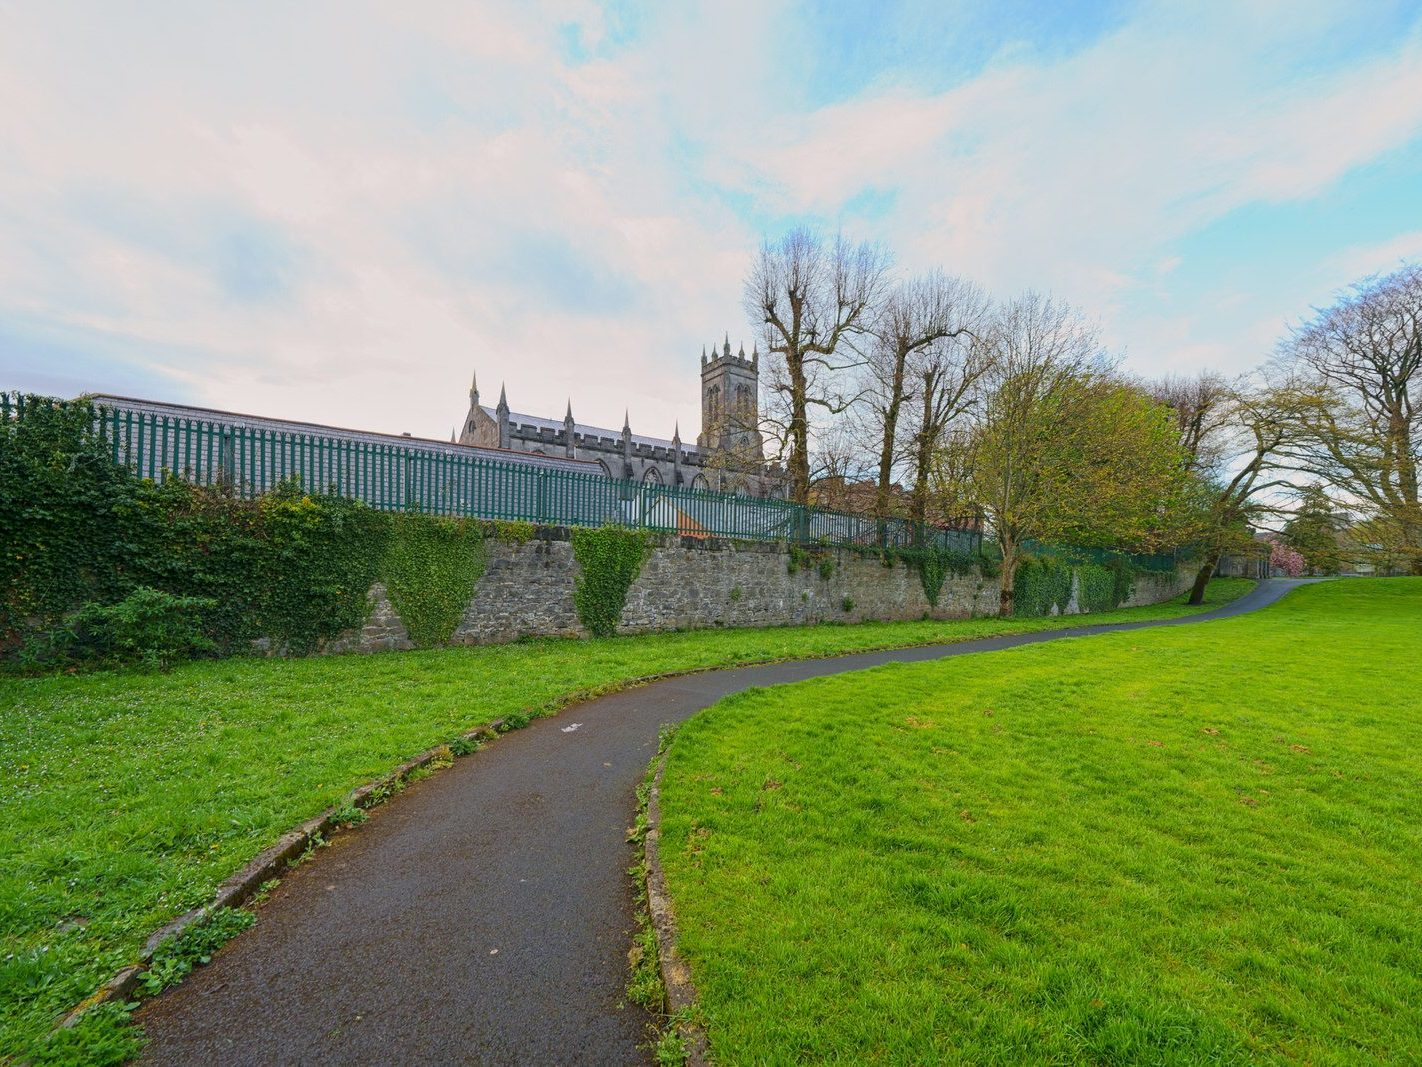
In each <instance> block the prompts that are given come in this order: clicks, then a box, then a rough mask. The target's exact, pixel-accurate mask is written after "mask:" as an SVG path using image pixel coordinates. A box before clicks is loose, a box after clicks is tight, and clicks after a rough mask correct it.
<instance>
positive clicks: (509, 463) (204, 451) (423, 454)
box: [0, 393, 982, 553]
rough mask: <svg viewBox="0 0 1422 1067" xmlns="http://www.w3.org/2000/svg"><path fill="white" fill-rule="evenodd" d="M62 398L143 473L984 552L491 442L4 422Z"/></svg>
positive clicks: (918, 533) (508, 514) (3, 411)
mask: <svg viewBox="0 0 1422 1067" xmlns="http://www.w3.org/2000/svg"><path fill="white" fill-rule="evenodd" d="M55 406H61V407H64V408H66V409H69V410H71V411H74V412H76V413H77V412H79V411H81V410H85V411H87V412H88V417H89V418H90V419H91V421H92V424H93V430H94V433H95V434H96V435H97V436H98V437H99V438H100V439H101V440H102V442H103V450H104V451H105V453H106V454H107V455H108V456H109V457H110V459H111V461H112V462H113V463H115V464H117V465H122V466H126V467H128V468H129V469H130V470H131V471H133V473H135V474H136V475H138V476H140V477H142V478H146V479H149V480H151V481H154V482H162V481H165V480H169V479H180V480H182V481H185V482H188V483H190V484H193V485H200V486H208V487H214V488H217V487H220V488H222V489H224V490H225V491H226V492H227V493H229V494H231V495H234V496H238V497H243V498H256V497H260V496H262V495H264V494H266V493H269V492H271V491H272V490H274V489H275V488H276V487H277V486H279V485H281V484H284V483H290V482H291V481H293V480H297V481H299V482H300V484H301V485H303V486H306V487H307V488H308V489H311V490H315V491H319V492H320V493H321V494H322V495H325V496H330V497H343V498H346V499H350V500H359V501H362V502H364V503H365V504H367V505H369V506H370V507H371V508H373V509H375V510H377V511H405V512H418V513H421V514H428V515H444V516H449V517H455V518H480V519H491V520H504V521H510V520H511V521H521V522H532V523H538V524H540V525H554V526H591V527H597V526H625V527H630V528H633V529H639V530H646V531H649V532H655V533H673V534H685V535H689V536H698V537H723V538H737V539H742V540H761V541H788V542H791V543H796V544H807V545H808V544H813V545H829V546H857V545H879V546H882V547H890V548H892V547H901V546H922V545H935V546H937V547H939V548H941V549H943V550H945V551H947V550H951V551H958V552H968V553H976V552H977V551H978V550H979V549H980V547H981V543H982V532H981V529H980V526H979V525H978V524H977V523H976V522H975V521H968V520H965V521H963V522H961V523H957V524H949V525H933V524H926V523H912V522H909V521H907V520H904V519H897V518H893V519H887V520H883V521H880V520H876V519H874V518H873V517H871V516H866V515H856V514H852V513H848V512H840V511H833V510H830V509H828V508H819V507H806V506H804V505H800V504H792V503H790V502H789V501H785V500H774V499H762V498H757V497H748V496H742V495H740V494H737V493H718V492H712V491H709V490H702V489H691V488H688V487H686V486H673V485H661V484H658V483H654V482H637V481H628V480H623V479H620V478H609V477H607V476H606V474H604V473H601V472H598V471H597V468H596V467H595V466H594V465H591V464H586V463H578V464H574V463H571V462H568V461H564V460H561V459H559V458H557V457H550V456H536V455H526V456H520V457H518V458H516V459H515V458H512V457H510V458H500V454H499V453H496V452H491V451H490V450H488V449H477V448H467V447H462V446H456V445H443V444H439V443H437V442H411V441H406V440H402V439H401V438H397V437H390V438H386V439H383V440H382V439H378V438H375V435H360V434H354V433H344V434H343V433H342V432H340V431H331V432H328V433H319V432H306V431H296V430H281V429H276V428H273V427H271V426H265V425H247V424H244V423H243V422H241V421H240V420H236V419H232V420H227V421H219V420H218V419H217V418H215V417H214V418H203V417H198V416H197V414H196V413H195V414H194V416H193V417H185V416H180V415H174V414H171V413H168V412H163V411H157V410H147V409H145V408H144V407H143V406H141V405H140V406H133V407H119V406H115V405H108V406H105V405H97V404H95V405H86V404H84V403H82V402H69V401H55V400H52V399H50V398H47V397H32V396H23V395H18V394H10V393H4V394H0V420H3V421H4V422H5V423H7V424H9V423H12V422H17V423H23V422H24V421H25V420H27V419H29V418H31V417H35V416H36V415H37V414H39V415H40V416H41V417H42V416H43V413H44V412H45V411H47V410H49V409H52V408H54V407H55ZM209 414H211V413H209ZM573 467H578V468H585V467H592V470H583V469H570V468H573Z"/></svg>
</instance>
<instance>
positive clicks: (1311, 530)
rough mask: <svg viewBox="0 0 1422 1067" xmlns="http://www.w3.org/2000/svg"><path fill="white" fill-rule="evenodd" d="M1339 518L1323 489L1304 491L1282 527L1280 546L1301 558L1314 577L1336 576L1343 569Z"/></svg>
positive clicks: (1340, 521)
mask: <svg viewBox="0 0 1422 1067" xmlns="http://www.w3.org/2000/svg"><path fill="white" fill-rule="evenodd" d="M1342 528H1343V518H1342V516H1340V515H1339V514H1338V511H1337V509H1336V508H1335V507H1334V505H1333V501H1332V500H1331V499H1330V498H1329V496H1328V494H1327V493H1326V492H1324V490H1323V487H1322V486H1319V485H1312V486H1309V487H1308V488H1306V489H1304V490H1303V491H1302V493H1301V494H1300V497H1299V502H1298V505H1297V507H1296V508H1295V510H1294V516H1293V518H1291V519H1289V521H1288V522H1286V523H1285V524H1284V534H1283V539H1284V544H1286V545H1288V546H1289V547H1290V548H1292V549H1293V550H1294V551H1296V552H1297V553H1298V554H1299V555H1301V556H1303V558H1304V562H1305V563H1306V564H1307V565H1308V569H1309V571H1310V572H1311V573H1314V574H1337V573H1338V572H1339V571H1340V570H1341V569H1342V567H1343V551H1342V549H1341V548H1340V547H1339V533H1340V531H1341V530H1342Z"/></svg>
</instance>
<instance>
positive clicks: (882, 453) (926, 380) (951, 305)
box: [862, 271, 986, 536]
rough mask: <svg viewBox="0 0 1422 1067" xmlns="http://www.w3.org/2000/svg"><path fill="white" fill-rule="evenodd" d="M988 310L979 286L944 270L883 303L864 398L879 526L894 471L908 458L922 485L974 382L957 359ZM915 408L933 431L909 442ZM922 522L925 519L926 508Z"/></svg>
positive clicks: (894, 291) (888, 508) (904, 286)
mask: <svg viewBox="0 0 1422 1067" xmlns="http://www.w3.org/2000/svg"><path fill="white" fill-rule="evenodd" d="M985 306H986V300H985V299H984V298H983V296H982V294H981V293H980V292H979V291H978V289H977V288H976V287H975V286H973V285H972V284H971V283H969V282H965V281H963V280H962V279H959V278H951V277H948V276H946V275H944V274H943V273H942V272H941V271H932V272H930V273H928V274H925V275H922V276H920V277H917V278H911V279H909V280H907V281H903V282H899V283H898V284H896V285H895V286H893V287H892V288H891V289H889V290H888V292H887V293H886V295H885V298H884V300H883V303H882V304H881V305H880V308H879V311H878V315H877V316H876V318H875V321H874V325H873V329H872V334H871V337H870V340H869V344H868V346H867V353H866V356H867V358H866V361H865V375H864V389H863V394H862V395H863V397H864V400H865V408H866V413H867V421H868V423H869V430H870V433H871V434H872V438H873V446H874V447H875V448H876V449H877V453H878V455H877V470H876V482H875V496H874V514H875V515H876V516H877V517H878V518H879V519H880V520H881V523H882V520H884V519H886V518H887V517H888V516H889V515H890V513H891V512H892V510H893V492H892V490H893V485H894V482H895V477H894V476H895V472H896V471H897V470H899V469H901V467H902V466H903V465H904V461H905V460H906V459H909V460H911V461H913V462H912V468H913V472H914V475H915V484H917V483H918V482H921V481H923V480H924V473H925V471H926V470H927V466H928V461H927V460H926V459H925V458H924V453H925V450H929V451H928V455H931V449H932V438H933V437H934V436H935V435H936V434H938V433H941V428H942V425H943V422H944V420H945V418H947V417H950V416H951V414H952V411H953V409H954V408H955V407H956V405H958V404H960V403H961V400H962V397H963V395H965V393H966V391H967V389H968V388H969V387H970V385H971V379H972V377H973V374H972V372H971V371H969V366H970V364H971V363H972V361H967V360H964V359H961V358H955V357H956V356H957V355H958V354H959V353H961V352H964V351H966V350H967V345H966V342H969V341H971V340H973V339H974V337H975V336H976V334H975V331H980V330H981V319H982V312H983V309H984V307H985ZM955 342H961V343H955ZM973 365H975V364H973ZM950 369H954V370H956V371H957V372H958V373H957V374H951V373H949V371H950ZM965 371H966V372H968V373H966V374H965V373H964V372H965ZM945 408H946V409H948V410H947V411H944V410H943V409H945ZM915 409H917V413H918V414H920V415H921V416H922V418H921V419H920V423H921V426H922V427H926V428H927V433H924V432H923V429H922V428H921V429H920V430H919V432H917V433H915V434H913V438H914V440H913V441H912V442H906V440H905V438H906V436H907V435H905V434H904V433H903V430H904V429H905V428H906V427H910V428H911V427H912V425H913V418H914V414H915ZM906 444H908V447H906ZM915 446H916V447H915ZM917 517H918V518H922V514H921V510H920V514H919V515H918V516H917ZM881 536H882V525H881Z"/></svg>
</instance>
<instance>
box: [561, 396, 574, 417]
mask: <svg viewBox="0 0 1422 1067" xmlns="http://www.w3.org/2000/svg"><path fill="white" fill-rule="evenodd" d="M563 421H564V422H572V421H573V398H572V397H568V413H567V414H566V415H564V416H563Z"/></svg>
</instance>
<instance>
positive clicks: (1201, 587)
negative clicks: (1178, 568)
mask: <svg viewBox="0 0 1422 1067" xmlns="http://www.w3.org/2000/svg"><path fill="white" fill-rule="evenodd" d="M1219 564H1220V557H1219V554H1218V553H1216V554H1215V555H1212V556H1209V557H1208V558H1206V560H1205V564H1204V566H1203V567H1201V568H1200V573H1198V574H1196V575H1195V584H1194V586H1193V587H1192V588H1191V589H1190V600H1189V603H1191V604H1203V603H1204V602H1205V587H1206V586H1207V585H1209V584H1210V579H1211V578H1213V577H1214V576H1215V568H1216V567H1218V566H1219Z"/></svg>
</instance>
